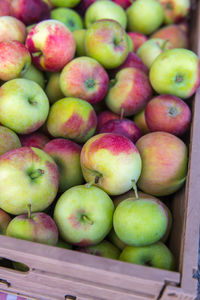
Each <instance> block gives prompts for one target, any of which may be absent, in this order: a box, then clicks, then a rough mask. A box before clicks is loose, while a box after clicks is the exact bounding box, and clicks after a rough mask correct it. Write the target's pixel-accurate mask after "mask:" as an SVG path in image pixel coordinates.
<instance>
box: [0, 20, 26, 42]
mask: <svg viewBox="0 0 200 300" xmlns="http://www.w3.org/2000/svg"><path fill="white" fill-rule="evenodd" d="M25 38H26V26H25V25H24V23H22V22H21V21H20V20H18V19H16V18H14V17H10V16H3V17H0V42H9V41H19V42H21V43H24V42H25Z"/></svg>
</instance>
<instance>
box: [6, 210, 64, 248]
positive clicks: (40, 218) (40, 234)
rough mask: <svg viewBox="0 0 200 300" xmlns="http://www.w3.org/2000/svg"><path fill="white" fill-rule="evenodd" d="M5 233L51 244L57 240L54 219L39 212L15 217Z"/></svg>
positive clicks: (18, 237)
mask: <svg viewBox="0 0 200 300" xmlns="http://www.w3.org/2000/svg"><path fill="white" fill-rule="evenodd" d="M6 235H7V236H11V237H14V238H17V239H22V240H28V241H33V242H37V243H42V244H47V245H52V246H54V245H56V243H57V241H58V229H57V227H56V224H55V222H54V220H53V219H52V218H51V217H50V216H49V215H47V214H45V213H41V212H38V213H33V214H31V217H28V214H23V215H20V216H17V217H15V218H14V219H12V221H11V222H10V223H9V225H8V227H7V230H6Z"/></svg>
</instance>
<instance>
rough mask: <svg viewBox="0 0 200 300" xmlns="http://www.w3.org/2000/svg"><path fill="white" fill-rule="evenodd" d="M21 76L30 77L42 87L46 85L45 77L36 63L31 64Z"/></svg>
mask: <svg viewBox="0 0 200 300" xmlns="http://www.w3.org/2000/svg"><path fill="white" fill-rule="evenodd" d="M21 78H24V79H29V80H32V81H35V82H36V83H38V84H39V85H40V86H41V88H42V89H44V87H45V78H44V75H43V73H42V72H41V71H40V70H38V69H37V68H36V67H34V65H32V64H31V65H30V66H29V68H28V69H26V70H25V71H23V72H22V74H21ZM47 96H48V95H47Z"/></svg>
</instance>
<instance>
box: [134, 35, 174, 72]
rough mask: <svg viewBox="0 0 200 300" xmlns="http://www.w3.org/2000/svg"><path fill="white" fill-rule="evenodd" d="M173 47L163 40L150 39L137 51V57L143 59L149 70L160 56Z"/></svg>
mask: <svg viewBox="0 0 200 300" xmlns="http://www.w3.org/2000/svg"><path fill="white" fill-rule="evenodd" d="M172 48H173V47H172V45H171V44H170V43H169V42H168V41H167V40H163V39H158V38H156V39H149V40H148V41H146V42H145V43H143V44H142V46H140V47H139V49H138V50H137V55H138V56H139V57H140V58H141V60H142V61H143V63H144V64H145V65H146V66H147V68H149V69H150V68H151V65H152V63H153V62H154V60H155V59H156V57H157V56H158V55H160V54H161V53H162V52H164V51H165V50H168V49H172Z"/></svg>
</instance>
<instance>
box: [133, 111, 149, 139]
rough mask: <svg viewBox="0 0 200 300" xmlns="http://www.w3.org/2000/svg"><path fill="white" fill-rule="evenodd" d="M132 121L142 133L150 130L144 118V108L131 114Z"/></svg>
mask: <svg viewBox="0 0 200 300" xmlns="http://www.w3.org/2000/svg"><path fill="white" fill-rule="evenodd" d="M133 121H134V122H135V124H136V125H137V126H138V127H139V128H140V132H141V133H142V135H144V134H146V133H149V132H150V129H149V127H148V126H147V123H146V119H145V108H144V109H143V110H141V111H140V112H139V113H137V114H136V115H134V116H133Z"/></svg>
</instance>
